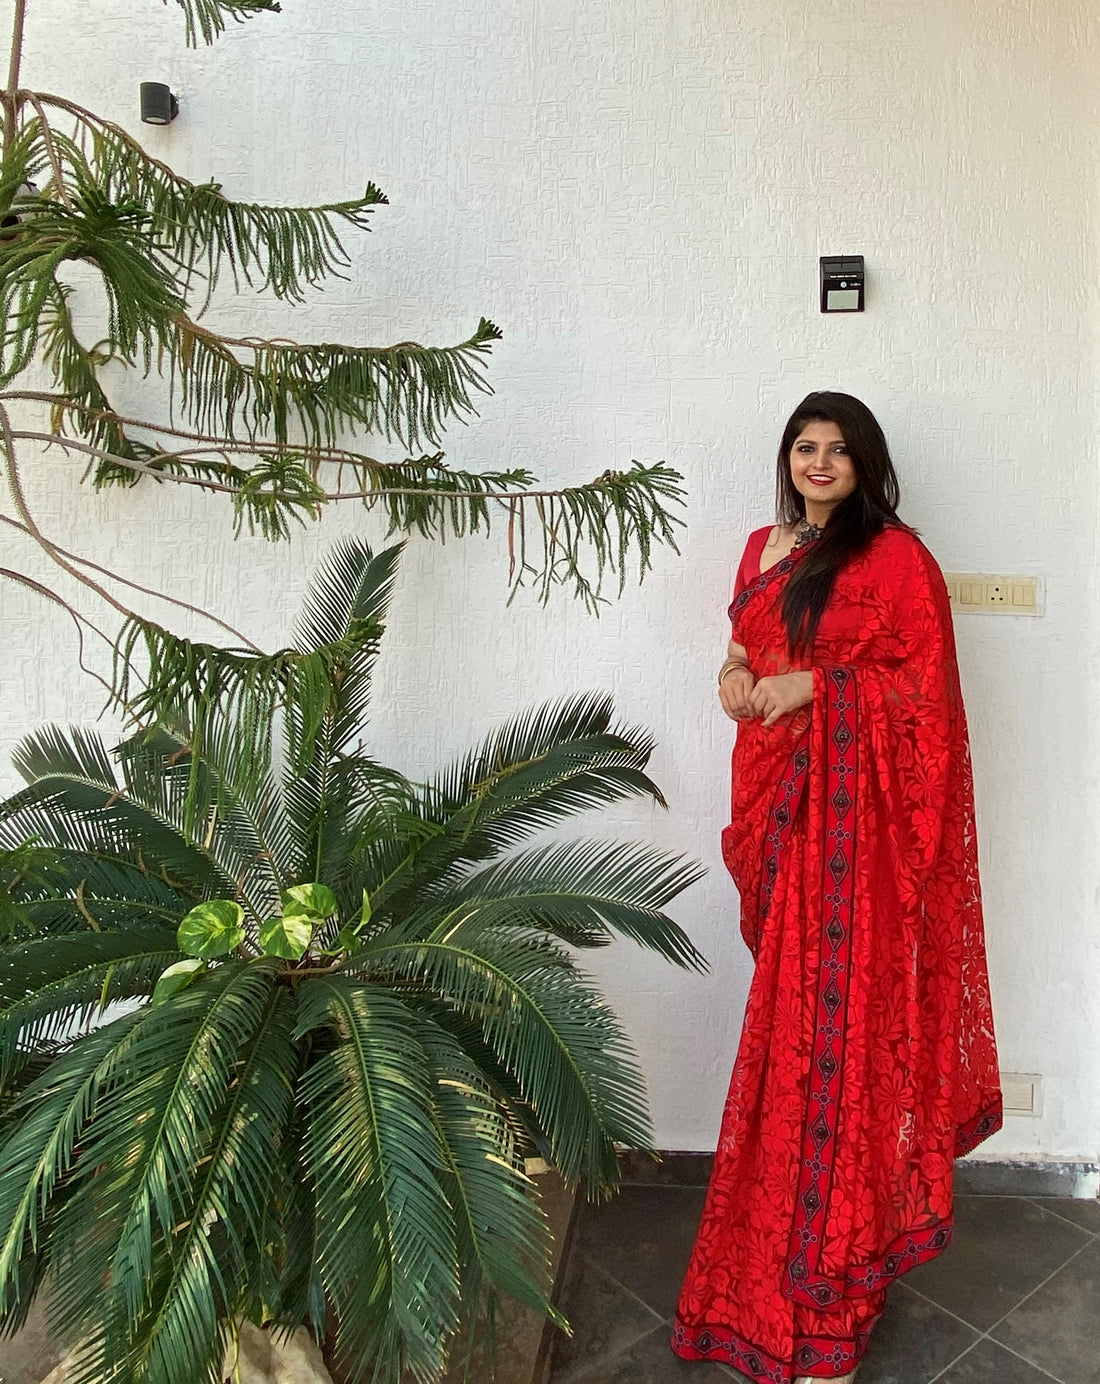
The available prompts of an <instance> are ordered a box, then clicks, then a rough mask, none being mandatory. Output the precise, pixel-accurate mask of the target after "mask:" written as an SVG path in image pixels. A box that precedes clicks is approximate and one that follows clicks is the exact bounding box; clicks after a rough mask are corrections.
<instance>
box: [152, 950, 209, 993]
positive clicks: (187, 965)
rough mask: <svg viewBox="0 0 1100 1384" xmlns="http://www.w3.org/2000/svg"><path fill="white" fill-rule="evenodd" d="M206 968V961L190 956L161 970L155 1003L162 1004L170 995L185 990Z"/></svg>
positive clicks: (154, 991)
mask: <svg viewBox="0 0 1100 1384" xmlns="http://www.w3.org/2000/svg"><path fill="white" fill-rule="evenodd" d="M205 970H206V962H205V961H203V960H201V959H200V958H199V957H197V956H189V957H188V958H187V960H186V961H177V962H175V964H174V965H172V966H169V967H168V968H167V969H166V970H163V971H161V973H160V979H159V980H158V981H157V983H156V985H155V986H154V988H153V1003H154V1004H160V1003H161V1001H162V1000H166V999H168V997H169V996H170V995H175V994H178V993H179V992H180V991H181V990H185V989H186V988H187V986H188V985H190V984H191V982H192V981H193V980H197V979H198V977H199V976H200V975H202V974H203V973H204V972H205Z"/></svg>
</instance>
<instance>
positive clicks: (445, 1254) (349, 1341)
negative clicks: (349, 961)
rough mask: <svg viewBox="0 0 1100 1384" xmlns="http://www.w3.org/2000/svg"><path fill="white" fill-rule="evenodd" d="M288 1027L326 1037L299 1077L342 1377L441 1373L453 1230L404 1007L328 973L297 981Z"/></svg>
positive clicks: (450, 1317) (410, 1018)
mask: <svg viewBox="0 0 1100 1384" xmlns="http://www.w3.org/2000/svg"><path fill="white" fill-rule="evenodd" d="M299 1002H300V1006H301V1011H300V1019H299V1033H300V1034H305V1033H309V1032H311V1031H314V1030H317V1029H331V1030H332V1031H333V1032H334V1033H335V1036H336V1039H337V1041H336V1042H335V1043H334V1045H333V1046H332V1047H331V1050H330V1051H328V1052H326V1053H324V1054H323V1055H322V1056H320V1057H318V1058H317V1059H316V1060H315V1061H314V1062H313V1063H312V1064H311V1066H310V1067H309V1068H308V1069H307V1071H306V1073H305V1075H304V1077H303V1080H302V1095H303V1097H304V1099H305V1101H306V1104H307V1108H308V1111H309V1117H308V1118H309V1124H308V1129H307V1133H306V1141H305V1161H306V1167H307V1169H308V1171H309V1174H310V1176H311V1178H312V1180H313V1183H314V1185H315V1186H316V1188H317V1207H318V1226H317V1251H318V1266H319V1268H320V1271H321V1277H322V1280H323V1282H324V1284H325V1289H326V1292H327V1294H328V1296H329V1298H330V1299H331V1300H332V1302H333V1303H334V1305H335V1307H336V1311H337V1314H338V1318H339V1327H338V1332H337V1339H336V1356H337V1361H338V1365H339V1367H340V1368H341V1369H343V1370H345V1371H346V1372H347V1374H348V1375H349V1376H350V1378H351V1379H352V1380H353V1381H359V1380H364V1381H365V1380H366V1379H368V1378H387V1379H388V1378H392V1379H398V1378H400V1376H401V1371H402V1370H403V1369H407V1370H408V1371H409V1372H410V1373H411V1374H412V1375H413V1377H414V1378H416V1379H417V1380H421V1381H425V1384H427V1381H430V1380H432V1379H434V1378H436V1377H437V1376H438V1375H439V1374H440V1373H441V1372H442V1368H443V1364H444V1360H445V1343H446V1339H447V1337H448V1336H449V1334H450V1333H451V1332H452V1331H453V1330H454V1328H455V1326H456V1325H457V1306H456V1304H457V1299H458V1276H457V1257H456V1250H455V1229H454V1221H453V1216H452V1213H451V1209H450V1207H449V1206H448V1204H447V1200H446V1197H445V1195H444V1193H443V1190H442V1187H441V1185H440V1181H439V1177H440V1172H441V1169H442V1160H441V1153H440V1148H439V1139H438V1134H437V1131H436V1128H435V1124H434V1121H433V1118H432V1108H431V1088H430V1084H429V1081H428V1077H427V1070H426V1068H427V1062H426V1058H425V1054H424V1051H423V1048H422V1047H421V1046H420V1044H419V1043H418V1041H417V1037H416V1030H417V1024H416V1019H415V1015H414V1014H413V1012H412V1011H410V1010H408V1009H406V1007H405V1006H404V1005H402V1004H401V1002H400V1001H399V1000H397V999H396V998H394V996H393V995H392V994H388V993H387V992H386V991H385V990H384V989H382V988H381V987H379V986H376V985H372V984H364V983H361V982H356V981H354V980H350V979H349V978H348V977H346V976H339V975H333V976H328V977H325V978H324V979H315V980H308V981H305V982H304V983H303V984H302V986H301V988H300V1001H299Z"/></svg>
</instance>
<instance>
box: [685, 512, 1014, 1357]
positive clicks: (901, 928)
mask: <svg viewBox="0 0 1100 1384" xmlns="http://www.w3.org/2000/svg"><path fill="white" fill-rule="evenodd" d="M768 532H769V530H768V529H760V530H758V531H757V532H755V533H754V534H753V535H752V536H751V538H750V539H749V544H748V547H747V549H746V555H745V559H744V560H743V562H742V567H741V571H740V572H739V579H738V583H737V589H736V591H735V596H734V601H733V604H732V605H731V607H730V618H731V621H732V625H733V638H734V639H735V640H736V641H737V642H738V643H739V644H741V645H742V646H743V647H744V648H745V649H746V651H747V654H748V659H749V664H750V667H751V669H752V672H753V674H754V675H755V676H756V677H757V678H761V677H765V676H768V675H772V674H778V673H785V672H788V671H790V670H792V669H793V668H812V671H813V703H812V705H811V706H808V707H805V708H803V709H802V710H800V711H798V712H795V713H793V714H792V715H789V716H786V717H784V718H782V719H781V720H780V721H778V722H777V723H776V724H775V725H773V726H771V727H768V728H767V729H765V728H764V726H763V722H762V721H761V720H760V719H753V720H749V721H744V722H741V723H740V724H739V726H738V732H737V741H736V745H735V748H734V751H733V801H732V813H731V821H730V825H729V826H728V827H726V829H725V830H724V832H723V833H722V850H723V857H724V859H725V861H726V864H727V866H728V868H729V870H730V873H731V874H732V876H733V879H734V882H735V884H736V886H737V889H738V892H739V894H740V897H741V933H742V936H743V937H744V940H745V942H746V945H747V946H748V948H749V950H750V951H751V953H752V955H753V958H754V960H755V962H756V968H755V972H754V975H753V979H752V984H751V986H750V990H749V997H748V1003H747V1006H746V1012H745V1020H744V1027H743V1030H742V1036H741V1042H740V1046H739V1049H738V1053H737V1059H736V1062H735V1065H734V1071H733V1079H732V1082H731V1085H730V1091H729V1097H728V1100H727V1103H726V1107H725V1112H724V1116H723V1122H722V1130H721V1135H720V1141H719V1146H718V1150H717V1153H716V1155H715V1166H714V1173H713V1177H712V1181H711V1186H710V1189H709V1192H708V1197H707V1203H706V1208H705V1210H704V1213H703V1220H702V1223H701V1226H700V1230H699V1237H698V1240H697V1242H696V1246H695V1250H694V1253H693V1255H692V1259H691V1262H690V1264H689V1267H688V1271H687V1276H686V1279H685V1282H684V1288H683V1293H682V1296H681V1300H680V1307H679V1312H678V1315H677V1319H676V1325H675V1333H674V1338H673V1347H674V1349H675V1350H676V1351H677V1352H678V1353H679V1354H681V1355H683V1356H685V1357H687V1358H689V1359H701V1358H716V1359H722V1360H724V1361H726V1362H727V1363H729V1364H732V1365H734V1366H735V1367H736V1368H737V1369H739V1370H741V1371H742V1372H743V1373H745V1374H747V1375H749V1376H750V1377H751V1378H753V1379H756V1380H759V1381H761V1382H762V1384H763V1381H768V1382H769V1384H789V1380H790V1379H791V1378H792V1376H793V1375H794V1374H797V1373H804V1374H817V1375H822V1376H829V1375H837V1374H842V1373H845V1372H846V1371H847V1370H850V1369H851V1368H852V1367H853V1365H854V1364H855V1362H856V1361H857V1360H858V1359H859V1358H860V1356H861V1355H862V1353H863V1350H864V1349H865V1348H866V1345H867V1341H868V1339H869V1336H870V1331H871V1327H872V1326H873V1324H874V1320H875V1319H876V1318H877V1316H878V1314H879V1313H880V1312H881V1310H882V1306H883V1302H884V1297H885V1292H884V1290H885V1287H886V1285H887V1284H888V1283H889V1282H890V1281H891V1280H892V1279H894V1278H896V1277H897V1276H898V1275H899V1274H902V1273H904V1272H905V1271H906V1270H907V1269H910V1268H912V1267H913V1266H914V1265H916V1264H919V1263H921V1262H923V1261H924V1260H926V1259H929V1258H931V1257H932V1256H934V1255H936V1254H938V1253H939V1252H940V1251H941V1250H942V1249H944V1248H945V1246H946V1245H947V1244H948V1243H949V1241H950V1238H951V1225H952V1172H953V1169H952V1163H953V1160H954V1159H955V1158H956V1157H958V1156H959V1155H961V1154H964V1153H967V1152H968V1151H969V1150H971V1149H973V1148H974V1147H975V1146H976V1145H977V1144H978V1143H980V1142H981V1140H983V1139H984V1138H986V1137H987V1136H988V1135H989V1134H991V1133H993V1132H994V1131H995V1130H996V1129H998V1128H999V1127H1000V1124H1001V1095H1000V1088H999V1077H998V1070H997V1054H996V1046H995V1040H994V1032H993V1021H992V1012H991V1006H990V996H989V981H988V976H987V971H986V957H985V943H984V934H983V925H982V912H981V895H980V890H979V884H978V865H977V851H976V843H975V834H974V805H973V784H972V776H971V767H970V752H969V744H968V740H967V731H966V718H965V714H964V711H963V705H962V700H961V697H960V693H959V677H958V667H957V664H956V659H955V646H954V637H953V632H952V624H951V612H950V608H949V604H948V597H947V590H946V587H945V585H944V581H943V577H942V574H941V573H940V570H939V568H938V566H937V565H936V562H935V559H934V558H933V557H932V556H931V554H930V553H929V552H928V550H927V549H926V548H925V547H924V545H923V544H922V543H921V541H920V540H919V539H918V538H917V537H916V535H915V534H913V533H912V532H911V531H910V530H909V529H907V528H904V527H902V526H891V527H888V528H886V529H885V530H884V531H883V532H882V533H881V534H879V535H878V536H877V537H876V538H875V539H874V540H873V541H872V543H871V544H870V545H869V547H868V548H867V549H866V550H865V551H864V552H863V553H862V554H860V555H859V556H858V557H857V558H855V559H854V560H852V561H851V562H850V563H849V564H848V565H847V566H846V567H845V568H844V570H843V571H842V572H841V573H840V574H839V576H838V578H837V580H836V584H835V587H834V590H833V593H832V595H831V597H830V600H829V603H828V606H827V608H826V611H825V613H824V616H823V618H822V621H821V625H820V627H819V631H818V634H817V637H816V640H815V645H814V650H813V656H812V660H811V659H810V658H806V659H800V660H798V661H795V662H792V661H791V659H790V658H789V656H788V652H787V634H786V629H785V627H784V624H783V621H782V616H781V607H782V598H783V591H784V589H785V587H786V583H787V581H788V579H789V577H790V574H791V572H792V571H794V569H795V567H796V565H797V564H798V563H799V562H800V561H801V560H802V558H803V557H804V555H805V553H806V551H807V549H805V548H802V549H796V550H795V551H794V552H793V553H792V554H791V555H790V556H789V557H786V558H784V559H782V560H781V561H780V562H779V563H777V564H776V565H775V566H774V567H772V568H770V569H769V570H768V571H767V572H765V573H764V574H763V575H761V574H760V571H759V561H760V553H761V549H762V548H763V545H764V541H765V539H766V538H767V535H768Z"/></svg>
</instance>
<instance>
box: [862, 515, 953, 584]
mask: <svg viewBox="0 0 1100 1384" xmlns="http://www.w3.org/2000/svg"><path fill="white" fill-rule="evenodd" d="M866 555H867V559H868V561H869V562H870V563H872V564H876V565H877V564H887V565H888V566H889V567H890V568H892V569H893V570H894V571H896V572H897V573H899V574H902V575H908V576H909V577H911V578H916V579H918V580H920V581H921V582H922V584H923V582H924V581H927V580H929V579H931V580H932V581H933V582H934V583H935V584H936V585H939V584H940V583H941V582H942V581H943V574H942V572H941V571H940V565H939V563H938V562H937V561H936V559H935V557H934V556H933V554H932V552H931V551H930V549H929V548H928V546H927V544H926V543H925V542H924V539H923V538H921V536H920V534H919V533H918V532H917V531H916V529H914V528H911V527H910V526H909V525H908V524H903V523H900V522H899V523H896V524H887V525H886V527H885V528H884V529H883V530H882V532H881V533H879V534H877V535H876V536H875V537H874V538H873V539H872V540H871V543H870V545H869V546H868V548H867V549H866Z"/></svg>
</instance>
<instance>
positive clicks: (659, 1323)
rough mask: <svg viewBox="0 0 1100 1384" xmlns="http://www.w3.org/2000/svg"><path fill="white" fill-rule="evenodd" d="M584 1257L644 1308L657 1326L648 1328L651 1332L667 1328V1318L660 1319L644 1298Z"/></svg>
mask: <svg viewBox="0 0 1100 1384" xmlns="http://www.w3.org/2000/svg"><path fill="white" fill-rule="evenodd" d="M584 1257H585V1258H586V1259H587V1260H588V1262H589V1263H590V1264H594V1265H595V1266H596V1268H597V1269H599V1271H600V1272H601V1273H604V1274H606V1275H607V1276H608V1278H610V1280H611V1281H612V1283H614V1285H615V1287H616V1288H621V1289H622V1290H623V1292H624V1293H626V1295H627V1297H632V1298H633V1299H634V1301H635V1302H636V1303H637V1304H638V1306H639V1307H644V1308H645V1310H646V1311H647V1312H648V1313H649V1314H650V1316H651V1317H653V1318H654V1319H655V1321H656V1324H657V1325H656V1326H652V1327H650V1330H651V1331H655V1330H656V1329H657V1326H668V1318H667V1317H662V1316H661V1314H660V1312H658V1311H657V1309H656V1308H655V1307H651V1306H650V1305H649V1303H648V1302H646V1300H645V1298H642V1297H639V1296H638V1294H637V1293H636V1292H635V1291H634V1290H633V1288H628V1287H627V1286H626V1284H625V1283H620V1282H619V1280H618V1279H617V1278H616V1277H615V1275H614V1274H613V1273H612V1272H611V1270H610V1269H606V1268H604V1266H603V1265H602V1264H601V1263H600V1262H599V1260H598V1259H593V1258H592V1257H591V1256H590V1255H585V1256H584ZM648 1334H649V1333H648V1332H645V1331H643V1332H642V1335H643V1336H645V1335H648ZM638 1339H639V1340H640V1339H641V1337H639V1338H638ZM631 1344H632V1345H636V1344H637V1342H636V1341H635V1342H631Z"/></svg>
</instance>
